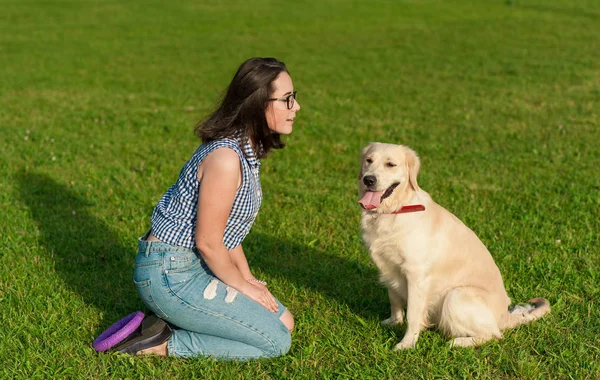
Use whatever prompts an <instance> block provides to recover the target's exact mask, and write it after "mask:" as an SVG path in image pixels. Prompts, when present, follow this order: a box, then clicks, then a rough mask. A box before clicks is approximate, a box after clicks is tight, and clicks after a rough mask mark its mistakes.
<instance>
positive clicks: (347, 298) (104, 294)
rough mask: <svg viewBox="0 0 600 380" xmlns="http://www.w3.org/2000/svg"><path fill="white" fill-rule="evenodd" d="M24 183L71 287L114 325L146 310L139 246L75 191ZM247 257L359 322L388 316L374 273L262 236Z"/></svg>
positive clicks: (45, 182) (40, 178) (39, 178)
mask: <svg viewBox="0 0 600 380" xmlns="http://www.w3.org/2000/svg"><path fill="white" fill-rule="evenodd" d="M17 179H18V185H19V190H20V194H21V199H22V201H23V202H24V204H25V205H26V206H27V207H28V209H29V212H30V215H31V217H32V218H33V220H34V221H35V223H36V225H37V227H38V229H39V232H40V234H39V244H40V245H41V246H43V247H45V250H46V252H47V253H48V255H49V257H50V258H51V260H52V261H53V262H54V268H55V270H56V272H57V273H58V274H59V275H60V276H61V277H62V279H63V280H64V283H65V285H66V287H67V288H68V289H69V290H70V291H72V292H74V293H76V294H79V295H80V296H81V297H82V299H83V302H85V304H87V305H94V306H95V307H96V308H98V309H99V310H100V311H101V312H103V313H104V317H105V319H106V320H107V321H105V323H104V324H106V325H108V324H111V323H112V322H114V321H116V320H118V319H120V318H122V317H123V316H125V315H127V314H129V313H131V312H133V311H135V310H138V309H143V304H142V302H141V301H140V299H139V297H138V295H137V292H136V291H135V288H134V286H133V282H132V276H133V263H134V260H135V255H136V249H137V243H136V242H135V241H132V242H131V244H129V243H128V244H124V243H123V242H122V239H121V238H120V237H119V235H118V234H117V232H115V231H114V230H113V229H112V228H111V226H109V225H107V224H106V223H105V222H104V221H102V220H100V219H99V218H97V217H96V216H94V215H93V214H92V213H91V212H90V211H88V209H90V208H91V207H92V206H93V204H91V203H90V202H89V201H88V200H86V199H85V197H84V196H83V195H81V194H78V193H77V192H76V191H74V190H73V189H70V188H69V187H68V186H65V185H63V184H60V183H58V182H56V181H55V180H53V179H52V178H50V177H48V176H47V175H44V174H40V173H35V172H21V173H20V174H19V175H18V177H17ZM143 232H144V231H140V234H142V233H143ZM244 250H245V251H246V253H247V255H248V259H249V261H250V265H251V267H253V268H260V271H262V272H263V273H266V274H268V275H269V276H275V277H283V278H285V279H286V280H287V281H289V282H291V283H292V284H293V286H295V287H297V288H300V289H309V290H311V291H314V292H318V293H319V294H321V295H323V296H324V297H327V298H330V299H333V300H335V301H336V302H338V303H341V304H344V305H347V306H348V307H349V309H350V310H351V311H352V312H354V313H356V314H358V315H361V316H363V317H368V318H379V317H381V316H382V314H383V313H385V312H386V310H387V309H388V306H387V297H386V296H385V291H384V290H383V289H382V287H381V286H380V285H378V283H377V271H376V269H375V268H374V267H372V266H368V265H365V264H363V263H359V262H353V261H350V260H348V259H345V258H341V257H338V256H335V255H333V254H329V253H327V252H323V251H320V250H317V249H314V248H311V247H307V246H305V245H303V244H299V243H296V242H294V241H290V240H282V239H279V238H277V237H274V236H271V235H268V234H265V233H261V232H252V233H250V234H249V235H248V237H247V238H246V240H245V241H244Z"/></svg>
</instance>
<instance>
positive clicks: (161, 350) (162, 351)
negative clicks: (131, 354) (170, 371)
mask: <svg viewBox="0 0 600 380" xmlns="http://www.w3.org/2000/svg"><path fill="white" fill-rule="evenodd" d="M167 343H169V341H168V340H167V341H166V342H164V343H162V344H159V345H158V346H154V347H149V348H146V349H145V350H140V351H138V352H136V355H158V356H167V354H168V352H167V351H168V350H167Z"/></svg>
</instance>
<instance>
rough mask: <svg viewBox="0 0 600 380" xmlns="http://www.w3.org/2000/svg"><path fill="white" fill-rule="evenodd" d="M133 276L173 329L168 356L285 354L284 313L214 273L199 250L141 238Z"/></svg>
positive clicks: (144, 297)
mask: <svg viewBox="0 0 600 380" xmlns="http://www.w3.org/2000/svg"><path fill="white" fill-rule="evenodd" d="M133 280H134V283H135V286H136V288H137V290H138V292H139V294H140V297H141V298H142V301H143V302H144V303H145V304H146V306H147V307H148V308H149V309H150V310H152V311H153V312H154V313H155V314H156V315H157V316H158V317H160V318H162V319H164V320H165V321H167V322H168V323H169V324H170V325H171V327H172V330H173V335H172V336H171V338H170V339H169V342H168V346H167V347H168V352H169V355H173V356H178V357H193V356H199V357H214V358H217V359H226V360H248V359H258V358H268V357H276V356H281V355H284V354H285V353H286V352H287V351H288V350H289V349H290V346H291V335H290V332H289V331H288V329H287V328H286V326H285V325H284V324H283V322H281V321H280V320H279V317H281V315H282V314H283V312H284V311H285V310H286V308H285V306H283V305H282V304H281V303H280V302H279V301H278V300H277V305H278V306H279V311H278V312H277V313H273V312H271V311H269V310H267V309H266V308H265V307H263V306H262V305H260V304H258V303H257V302H255V301H253V300H251V299H250V298H248V297H246V296H245V295H244V294H242V293H239V292H238V291H237V290H235V289H234V288H231V287H229V286H227V285H226V284H224V283H223V282H221V281H220V280H219V279H218V278H216V277H215V276H214V274H213V273H212V272H211V270H210V269H209V268H208V266H207V265H206V263H205V262H204V261H203V260H202V258H201V256H200V255H199V253H198V252H197V250H196V249H189V248H184V247H178V246H174V245H170V244H166V243H163V242H154V241H153V242H149V241H145V240H144V239H143V238H140V240H139V253H138V255H137V257H136V259H135V271H134V276H133Z"/></svg>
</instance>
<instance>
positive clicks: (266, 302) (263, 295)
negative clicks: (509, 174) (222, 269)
mask: <svg viewBox="0 0 600 380" xmlns="http://www.w3.org/2000/svg"><path fill="white" fill-rule="evenodd" d="M242 293H243V294H244V295H246V296H247V297H248V298H250V299H251V300H254V301H256V302H258V303H259V304H261V305H263V306H264V307H265V308H267V310H270V311H272V312H273V313H276V312H278V311H279V307H278V306H277V302H276V301H275V297H273V295H272V294H271V292H270V291H269V290H268V289H267V287H266V286H264V285H262V284H258V283H248V285H247V286H244V289H242Z"/></svg>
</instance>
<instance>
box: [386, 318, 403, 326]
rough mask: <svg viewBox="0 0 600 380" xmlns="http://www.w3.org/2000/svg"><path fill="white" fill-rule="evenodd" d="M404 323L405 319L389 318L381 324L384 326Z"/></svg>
mask: <svg viewBox="0 0 600 380" xmlns="http://www.w3.org/2000/svg"><path fill="white" fill-rule="evenodd" d="M402 323H404V321H403V318H394V317H389V318H387V319H384V320H383V321H381V324H382V325H383V326H394V325H401V324H402Z"/></svg>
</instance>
